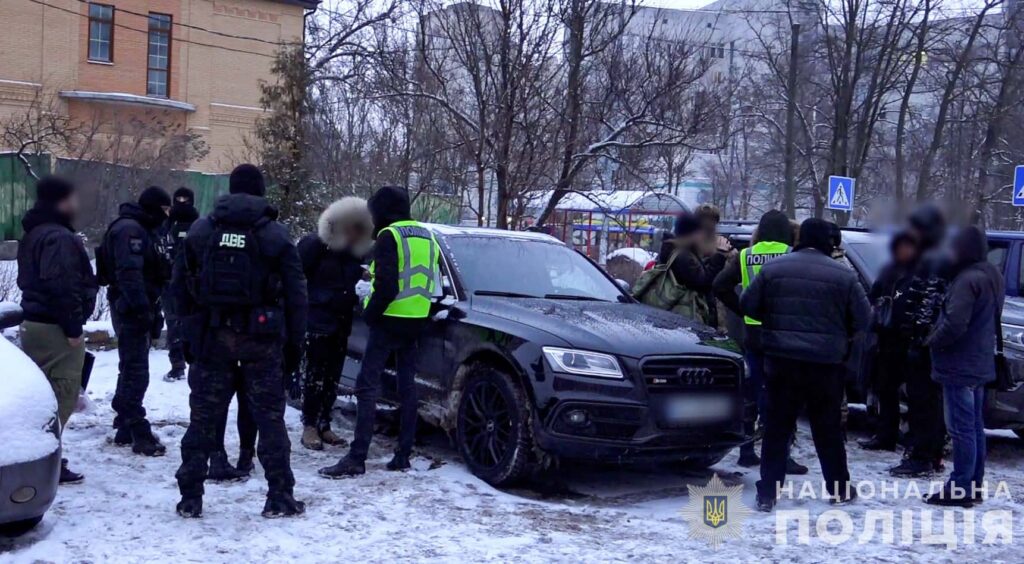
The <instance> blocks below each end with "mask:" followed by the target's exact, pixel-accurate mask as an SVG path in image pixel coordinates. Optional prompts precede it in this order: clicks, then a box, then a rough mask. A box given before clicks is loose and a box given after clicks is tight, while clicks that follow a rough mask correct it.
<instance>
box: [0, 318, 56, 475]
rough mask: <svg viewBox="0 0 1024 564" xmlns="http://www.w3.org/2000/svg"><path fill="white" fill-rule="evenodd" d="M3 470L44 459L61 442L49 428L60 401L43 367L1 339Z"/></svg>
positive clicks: (0, 439) (0, 447) (0, 464)
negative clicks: (41, 370)
mask: <svg viewBox="0 0 1024 564" xmlns="http://www.w3.org/2000/svg"><path fill="white" fill-rule="evenodd" d="M0 366H2V367H3V370H2V374H3V375H2V376H0V467H3V466H9V465H11V464H18V463H21V462H29V461H31V460H37V459H40V458H43V457H45V456H47V455H49V454H51V453H52V452H53V451H55V450H57V448H58V447H59V446H60V443H59V442H58V440H57V437H56V436H54V435H53V433H50V432H49V431H48V429H49V428H50V426H51V425H52V424H53V420H54V418H55V417H56V416H57V399H56V398H55V397H54V396H53V390H52V389H51V388H50V384H49V382H47V381H46V377H45V376H43V373H42V372H40V370H39V367H37V366H36V365H35V363H34V362H32V360H31V359H30V358H28V357H27V356H25V353H23V352H21V350H20V349H18V347H16V346H14V345H13V344H11V342H10V341H8V340H7V339H5V338H3V337H0Z"/></svg>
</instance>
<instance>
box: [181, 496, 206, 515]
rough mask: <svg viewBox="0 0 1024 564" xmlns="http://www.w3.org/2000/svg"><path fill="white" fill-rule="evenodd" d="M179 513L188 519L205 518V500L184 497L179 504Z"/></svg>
mask: <svg viewBox="0 0 1024 564" xmlns="http://www.w3.org/2000/svg"><path fill="white" fill-rule="evenodd" d="M177 511H178V515H181V516H182V517H184V518H186V519H198V518H200V517H202V516H203V498H202V497H183V498H181V501H179V502H178V507H177Z"/></svg>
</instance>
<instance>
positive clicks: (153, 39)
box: [146, 14, 171, 98]
mask: <svg viewBox="0 0 1024 564" xmlns="http://www.w3.org/2000/svg"><path fill="white" fill-rule="evenodd" d="M146 66H147V69H146V95H147V96H160V97H161V98H167V97H168V92H170V86H169V83H170V71H171V16H168V15H166V14H150V15H149V54H148V57H147V63H146Z"/></svg>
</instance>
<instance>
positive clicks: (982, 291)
mask: <svg viewBox="0 0 1024 564" xmlns="http://www.w3.org/2000/svg"><path fill="white" fill-rule="evenodd" d="M953 250H954V253H955V255H956V257H957V258H956V262H955V264H954V272H955V273H956V274H955V276H954V278H953V281H952V283H951V284H950V285H949V289H948V290H947V291H946V295H945V297H944V299H943V301H942V308H941V310H940V312H939V320H938V322H937V323H936V324H935V329H934V330H933V331H932V333H931V334H930V335H929V336H928V339H927V340H926V341H925V344H926V345H928V346H929V347H931V355H932V379H933V380H935V381H936V382H940V383H943V384H953V385H958V386H971V385H979V384H984V383H985V382H990V381H992V380H994V379H995V376H996V373H995V346H996V319H997V318H998V317H999V316H1000V315H1001V314H1002V309H1003V300H1004V296H1005V294H1004V291H1005V290H1004V281H1003V276H1002V274H1001V273H1000V272H999V270H998V269H996V267H994V266H992V264H990V263H989V262H988V260H987V258H986V254H987V252H988V241H987V240H986V238H985V233H984V232H982V231H981V230H980V229H978V228H977V227H973V226H972V227H967V228H965V229H964V230H963V231H961V232H959V233H957V235H956V237H955V238H954V239H953Z"/></svg>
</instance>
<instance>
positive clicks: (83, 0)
mask: <svg viewBox="0 0 1024 564" xmlns="http://www.w3.org/2000/svg"><path fill="white" fill-rule="evenodd" d="M78 3H80V4H86V5H88V4H91V3H92V2H90V1H89V0H78ZM113 8H114V11H115V12H124V13H125V14H131V15H133V16H138V17H140V18H147V19H148V18H149V14H143V13H141V12H133V11H131V10H126V9H124V8H118V7H117V6H114V7H113ZM171 25H174V26H178V27H183V28H185V29H194V30H196V31H202V32H204V33H209V34H211V35H219V36H221V37H227V38H230V39H243V40H246V41H258V42H259V43H266V44H268V45H275V46H277V45H281V43H285V42H278V41H269V40H266V39H262V38H259V37H251V36H248V35H235V34H232V33H225V32H223V31H216V30H213V29H206V28H205V27H200V26H198V25H191V24H187V23H181V22H179V21H175V20H173V19H172V20H171ZM286 44H288V43H286ZM290 44H292V45H296V44H297V43H290Z"/></svg>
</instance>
